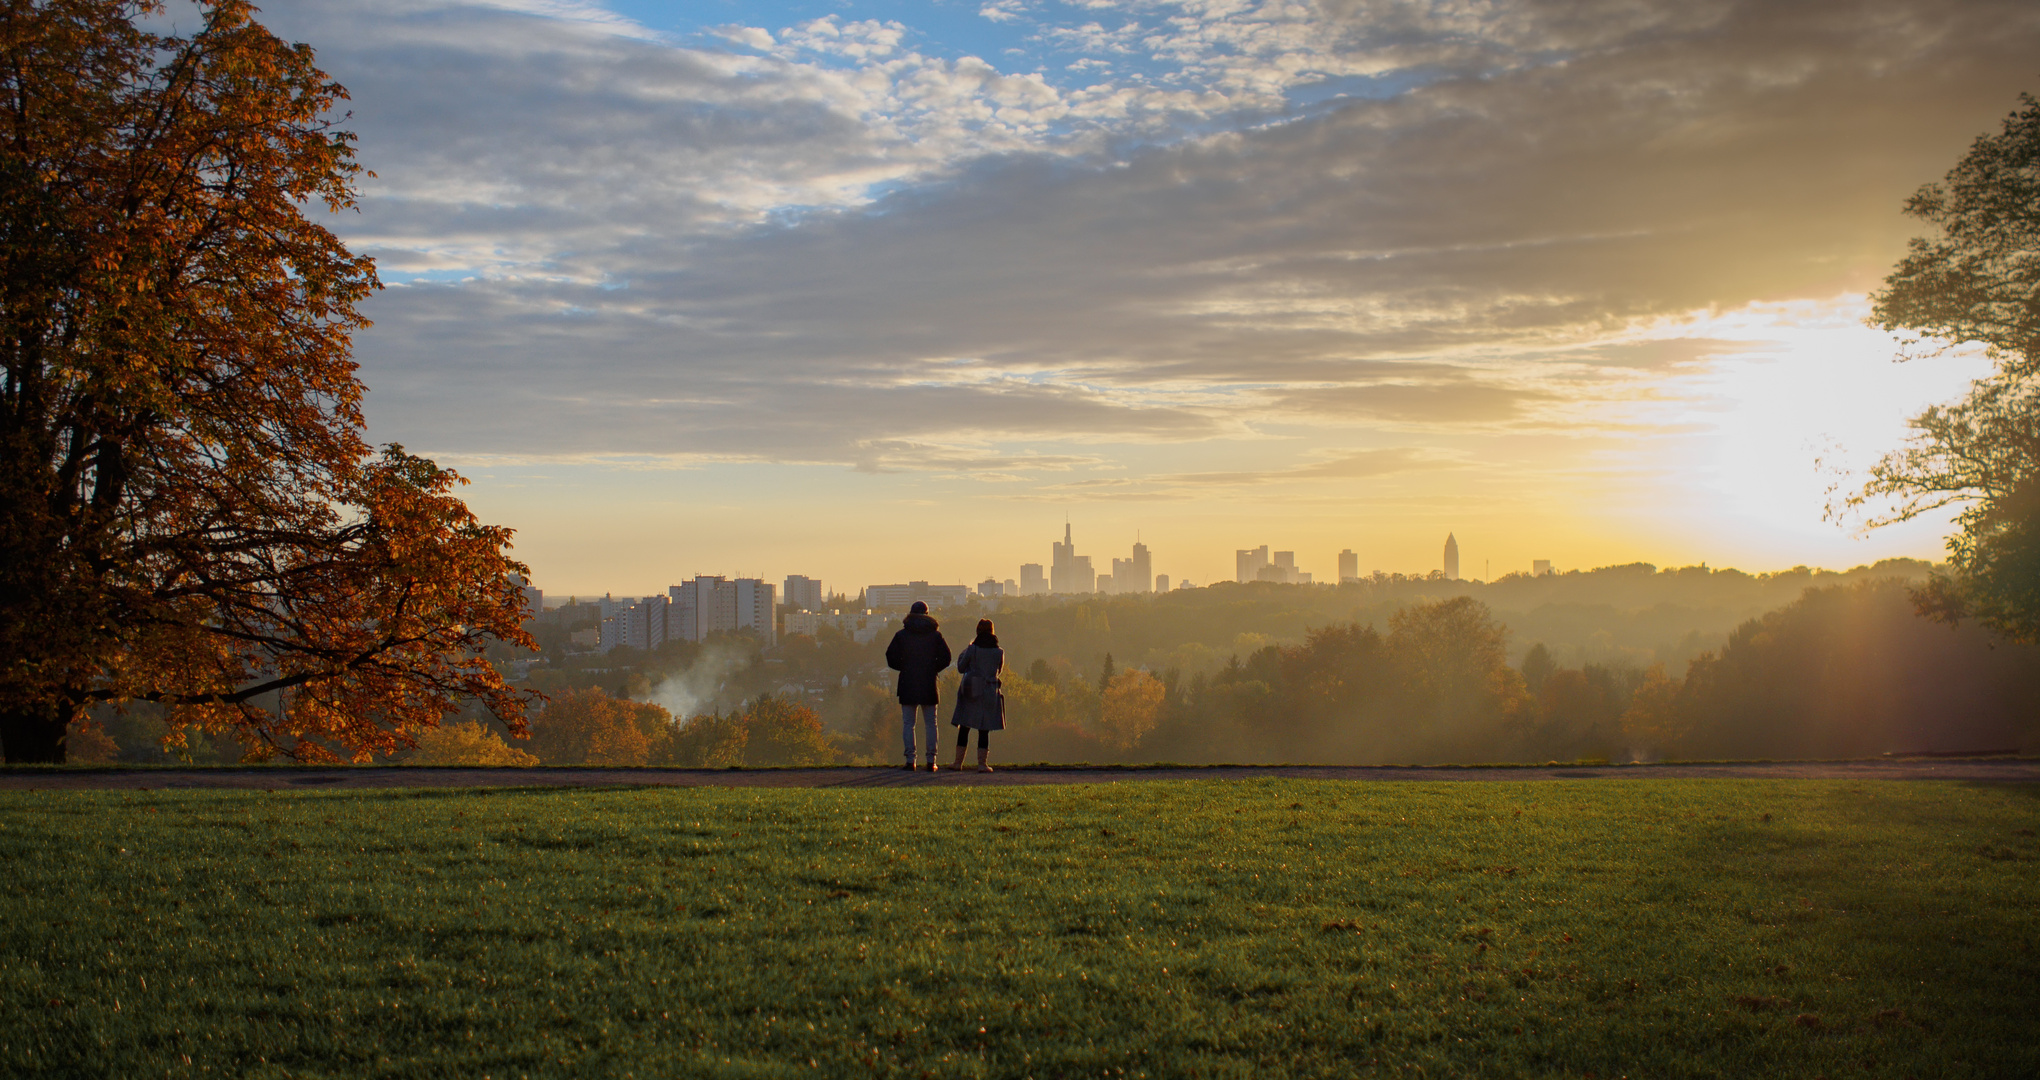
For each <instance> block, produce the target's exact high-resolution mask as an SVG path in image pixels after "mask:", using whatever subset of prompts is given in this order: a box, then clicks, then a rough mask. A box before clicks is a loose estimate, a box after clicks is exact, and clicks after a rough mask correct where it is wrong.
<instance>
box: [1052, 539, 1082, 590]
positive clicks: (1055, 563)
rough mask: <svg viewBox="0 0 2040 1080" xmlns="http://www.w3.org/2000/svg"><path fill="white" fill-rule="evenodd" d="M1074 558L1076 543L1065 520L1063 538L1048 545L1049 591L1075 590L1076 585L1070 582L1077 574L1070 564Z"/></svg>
mask: <svg viewBox="0 0 2040 1080" xmlns="http://www.w3.org/2000/svg"><path fill="white" fill-rule="evenodd" d="M1076 558H1077V544H1076V541H1075V540H1072V539H1071V538H1070V523H1069V522H1067V521H1065V522H1063V538H1062V539H1061V540H1060V541H1058V542H1056V543H1053V544H1050V545H1049V557H1048V588H1049V591H1050V592H1058V593H1067V592H1076V591H1077V590H1076V586H1075V585H1074V584H1072V581H1073V579H1075V577H1076V576H1077V574H1076V568H1075V567H1074V566H1072V565H1071V564H1072V563H1074V562H1075V561H1076ZM1087 591H1088V590H1087Z"/></svg>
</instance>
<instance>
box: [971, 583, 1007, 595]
mask: <svg viewBox="0 0 2040 1080" xmlns="http://www.w3.org/2000/svg"><path fill="white" fill-rule="evenodd" d="M977 594H978V595H979V596H987V597H990V596H1004V595H1006V587H1005V586H1004V585H1002V584H1000V583H999V579H998V578H986V579H984V580H983V581H980V582H978V587H977Z"/></svg>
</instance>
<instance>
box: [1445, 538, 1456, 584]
mask: <svg viewBox="0 0 2040 1080" xmlns="http://www.w3.org/2000/svg"><path fill="white" fill-rule="evenodd" d="M1445 577H1446V580H1448V581H1458V580H1459V541H1457V540H1455V539H1453V538H1452V534H1451V533H1446V534H1445Z"/></svg>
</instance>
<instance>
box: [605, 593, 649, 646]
mask: <svg viewBox="0 0 2040 1080" xmlns="http://www.w3.org/2000/svg"><path fill="white" fill-rule="evenodd" d="M666 618H667V603H666V598H665V597H663V596H647V597H645V598H644V599H643V600H639V601H636V602H635V603H632V604H631V605H629V606H628V607H623V606H618V607H617V608H616V609H615V613H614V614H612V615H609V616H607V617H605V618H603V620H602V622H601V623H600V629H599V630H598V631H597V635H596V638H595V645H596V647H597V648H599V649H601V650H602V651H603V652H608V651H609V650H611V649H614V648H616V647H617V646H619V645H622V646H628V647H629V648H633V649H656V648H658V647H659V646H661V645H663V644H665V643H666V630H667V622H666Z"/></svg>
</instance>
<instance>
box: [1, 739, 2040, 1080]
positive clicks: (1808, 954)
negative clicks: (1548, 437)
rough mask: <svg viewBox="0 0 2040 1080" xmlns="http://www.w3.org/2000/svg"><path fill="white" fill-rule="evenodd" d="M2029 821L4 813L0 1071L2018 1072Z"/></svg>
mask: <svg viewBox="0 0 2040 1080" xmlns="http://www.w3.org/2000/svg"><path fill="white" fill-rule="evenodd" d="M2036 828H2040V791H2036V790H2034V789H2033V788H2031V787H1983V786H1961V785H1955V784H1927V783H1893V782H1884V783H1877V782H1868V783H1865V782H1849V781H1833V782H1829V781H1733V780H1701V781H1631V780H1619V779H1612V778H1611V779H1598V780H1585V781H1557V782H1542V783H1538V782H1502V783H1454V782H1438V783H1415V782H1411V783H1376V784H1354V783H1338V782H1319V781H1282V780H1256V781H1247V782H1226V781H1188V782H1173V781H1155V782H1139V783H1122V784H1115V785H1087V786H1069V787H1033V788H1024V789H1022V788H1010V787H1009V788H982V789H961V788H923V789H878V790H851V791H829V790H756V789H753V790H712V789H646V790H610V791H590V790H585V789H584V790H502V789H499V790H490V791H481V790H473V791H429V792H414V791H392V792H368V793H362V792H327V793H305V792H287V793H277V794H266V793H230V792H195V791H194V792H175V791H164V792H142V793H119V792H104V793H99V792H93V793H51V792H43V793H27V792H16V793H6V794H0V865H4V866H5V869H6V873H5V875H4V878H0V1074H4V1075H8V1076H43V1077H61V1076H92V1077H101V1076H135V1077H141V1076H162V1075H170V1076H190V1075H211V1076H257V1077H260V1076H279V1077H280V1076H447V1077H484V1076H486V1077H492V1078H498V1080H500V1078H505V1077H519V1076H619V1077H623V1076H637V1077H656V1076H713V1075H730V1076H778V1075H831V1076H864V1075H876V1076H912V1077H920V1076H1030V1075H1031V1076H1037V1077H1064V1076H1093V1077H1097V1076H1109V1077H1117V1076H1122V1075H1124V1076H1243V1077H1244V1076H1285V1075H1288V1076H1352V1075H1359V1076H1376V1075H1379V1076H1391V1075H1411V1076H1414V1075H1423V1076H1433V1077H1435V1076H1452V1075H1477V1076H1596V1077H1602V1078H1607V1077H1617V1076H1632V1077H1644V1076H1649V1077H1678V1076H1793V1077H1814V1076H1825V1077H1829V1078H1837V1080H1838V1078H1841V1077H1857V1076H1889V1077H1907V1076H1918V1077H1943V1076H1946V1077H1959V1076H1978V1077H2026V1076H2036V1075H2040V1019H2036V1006H2040V957H2036V955H2035V944H2036V941H2040V881H2036V875H2035V869H2036V866H2040V862H2036V861H2035V860H2036V858H2040V843H2036V840H2035V838H2034V831H2035V830H2036Z"/></svg>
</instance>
